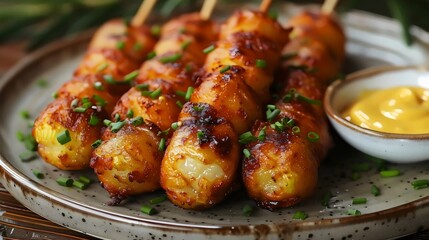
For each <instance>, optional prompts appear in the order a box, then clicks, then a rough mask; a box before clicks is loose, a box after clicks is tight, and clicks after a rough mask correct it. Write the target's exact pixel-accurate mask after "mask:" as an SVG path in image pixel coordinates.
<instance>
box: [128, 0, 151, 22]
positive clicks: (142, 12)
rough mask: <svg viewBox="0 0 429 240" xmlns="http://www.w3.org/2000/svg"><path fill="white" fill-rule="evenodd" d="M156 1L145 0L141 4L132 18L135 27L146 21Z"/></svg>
mask: <svg viewBox="0 0 429 240" xmlns="http://www.w3.org/2000/svg"><path fill="white" fill-rule="evenodd" d="M155 3H156V0H144V1H143V2H142V4H141V5H140V7H139V10H138V11H137V13H136V15H135V16H134V17H133V19H132V20H131V25H133V26H135V27H138V26H141V25H143V23H144V21H145V20H146V18H147V16H149V13H150V11H151V10H152V8H153V6H154V5H155Z"/></svg>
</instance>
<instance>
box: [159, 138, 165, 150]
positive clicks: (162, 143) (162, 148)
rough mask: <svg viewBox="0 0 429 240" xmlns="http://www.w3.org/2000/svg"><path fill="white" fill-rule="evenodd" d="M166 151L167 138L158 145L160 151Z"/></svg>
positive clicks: (162, 139)
mask: <svg viewBox="0 0 429 240" xmlns="http://www.w3.org/2000/svg"><path fill="white" fill-rule="evenodd" d="M164 150H165V138H161V140H160V141H159V145H158V151H161V152H162V151H164Z"/></svg>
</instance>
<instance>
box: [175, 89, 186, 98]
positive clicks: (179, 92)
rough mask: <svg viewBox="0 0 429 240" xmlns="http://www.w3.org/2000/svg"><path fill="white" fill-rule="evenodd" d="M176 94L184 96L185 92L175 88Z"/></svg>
mask: <svg viewBox="0 0 429 240" xmlns="http://www.w3.org/2000/svg"><path fill="white" fill-rule="evenodd" d="M176 95H177V96H179V97H183V98H184V97H185V96H186V92H184V91H179V90H177V91H176Z"/></svg>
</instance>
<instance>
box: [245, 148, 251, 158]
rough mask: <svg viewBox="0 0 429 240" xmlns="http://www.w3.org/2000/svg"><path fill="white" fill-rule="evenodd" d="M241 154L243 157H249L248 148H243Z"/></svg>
mask: <svg viewBox="0 0 429 240" xmlns="http://www.w3.org/2000/svg"><path fill="white" fill-rule="evenodd" d="M243 154H244V157H245V158H249V157H250V155H251V154H250V151H249V149H247V148H245V149H243Z"/></svg>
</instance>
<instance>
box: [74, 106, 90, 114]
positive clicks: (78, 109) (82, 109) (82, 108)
mask: <svg viewBox="0 0 429 240" xmlns="http://www.w3.org/2000/svg"><path fill="white" fill-rule="evenodd" d="M86 110H87V108H84V107H77V108H73V112H77V113H84V112H85V111H86Z"/></svg>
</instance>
